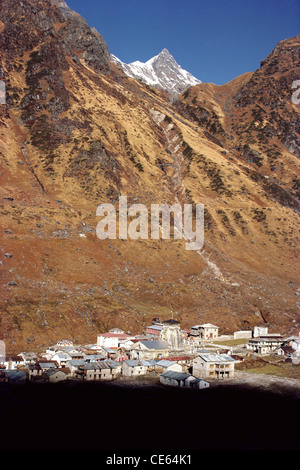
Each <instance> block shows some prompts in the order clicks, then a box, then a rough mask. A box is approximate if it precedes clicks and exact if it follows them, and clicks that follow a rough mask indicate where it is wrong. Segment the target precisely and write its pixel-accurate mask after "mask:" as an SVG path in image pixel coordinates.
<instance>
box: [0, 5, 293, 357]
mask: <svg viewBox="0 0 300 470" xmlns="http://www.w3.org/2000/svg"><path fill="white" fill-rule="evenodd" d="M57 4H58V5H57ZM0 19H1V20H0V51H1V53H0V61H1V63H0V79H1V80H3V81H5V84H6V104H5V105H0V165H1V168H0V217H1V251H0V260H1V262H0V277H1V283H0V312H1V314H0V333H1V334H0V336H1V339H2V340H4V341H5V342H6V344H7V348H8V349H9V350H14V349H15V350H20V348H22V349H24V350H28V349H30V350H38V348H40V347H41V346H42V345H43V346H45V345H47V344H49V343H53V342H54V341H56V340H58V339H62V338H67V339H70V340H73V341H74V342H76V343H78V342H79V343H81V342H82V343H83V342H84V343H87V342H94V341H95V339H96V335H97V333H99V332H101V331H104V330H106V329H108V328H112V327H115V326H118V327H121V328H123V329H125V330H126V331H131V332H132V333H137V332H141V331H142V330H143V328H144V327H145V326H147V325H148V324H149V323H150V322H151V320H152V319H153V318H157V317H159V318H161V319H162V320H164V319H167V318H169V317H170V315H173V318H175V319H177V320H180V321H181V322H182V326H183V327H190V326H192V325H193V324H197V323H201V322H206V321H211V322H213V323H216V324H217V325H219V327H220V331H221V332H223V333H229V332H232V331H234V330H236V329H240V328H243V329H245V328H251V327H252V326H254V325H259V324H266V325H269V328H270V330H271V331H272V330H273V331H274V330H276V331H280V332H282V333H285V334H290V333H291V334H292V333H295V332H297V331H298V329H299V326H300V318H299V306H300V300H299V295H300V289H299V283H298V281H299V279H298V266H297V255H298V247H299V238H298V235H299V234H298V230H299V197H298V196H299V195H298V193H297V191H298V188H299V157H298V153H297V152H298V150H297V148H298V146H299V106H297V105H295V104H293V103H292V101H291V94H292V89H291V86H292V82H293V80H295V79H297V77H299V76H300V70H299V39H300V38H299V37H296V38H292V39H289V40H286V41H283V42H281V43H279V44H278V46H277V47H276V48H275V50H274V51H273V52H272V53H271V54H270V55H269V56H268V57H267V59H265V60H264V61H263V62H262V65H261V67H260V69H259V70H257V71H256V72H254V73H247V74H245V75H243V76H241V77H238V78H237V79H235V80H234V81H232V82H230V83H228V84H227V85H224V86H221V87H220V86H216V85H213V84H199V85H197V86H195V87H192V88H190V89H188V90H187V91H185V92H184V93H183V94H182V95H180V96H179V97H178V99H177V100H174V98H173V99H170V95H169V94H168V93H166V92H165V91H162V90H159V89H156V88H153V87H151V86H149V85H146V84H143V83H142V82H140V81H137V80H135V79H132V78H130V77H128V76H127V75H126V74H124V73H123V72H122V71H121V70H120V68H119V67H118V66H117V65H116V64H114V63H113V62H111V61H110V54H109V51H108V48H107V46H106V44H105V41H104V39H103V38H102V37H101V35H100V34H99V33H97V32H96V31H95V30H93V29H90V28H89V27H88V25H87V24H86V22H85V20H83V19H82V18H80V17H79V16H78V15H77V14H75V13H74V12H72V11H71V10H68V9H67V8H66V7H65V6H64V4H63V2H54V1H49V0H22V1H21V0H16V1H15V2H11V1H10V0H3V1H2V2H1V4H0ZM119 195H126V196H127V197H128V205H131V204H133V203H143V204H145V205H146V206H147V207H150V204H152V203H166V204H169V205H171V204H172V203H174V202H175V201H179V202H180V203H181V204H183V203H202V204H204V206H205V244H204V247H203V249H202V250H201V251H199V252H193V251H187V250H186V249H185V241H184V240H173V239H171V240H162V239H159V240H136V241H134V240H130V239H128V240H119V239H117V240H104V241H101V240H99V239H98V238H97V236H96V232H95V230H96V226H97V223H98V221H99V218H98V217H97V216H96V209H97V206H98V205H99V204H101V203H104V202H110V203H112V204H114V205H115V206H116V208H118V201H119Z"/></svg>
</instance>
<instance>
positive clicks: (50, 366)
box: [39, 361, 57, 369]
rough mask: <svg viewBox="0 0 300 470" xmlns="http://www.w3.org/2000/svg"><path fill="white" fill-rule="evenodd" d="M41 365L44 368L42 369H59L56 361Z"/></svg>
mask: <svg viewBox="0 0 300 470" xmlns="http://www.w3.org/2000/svg"><path fill="white" fill-rule="evenodd" d="M39 365H40V366H41V367H42V369H50V368H54V367H57V366H56V363H55V362H54V361H45V362H44V361H39Z"/></svg>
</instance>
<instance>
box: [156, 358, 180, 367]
mask: <svg viewBox="0 0 300 470" xmlns="http://www.w3.org/2000/svg"><path fill="white" fill-rule="evenodd" d="M174 364H176V362H175V361H168V360H167V359H162V360H161V361H157V363H156V365H157V366H160V367H170V366H173V365H174Z"/></svg>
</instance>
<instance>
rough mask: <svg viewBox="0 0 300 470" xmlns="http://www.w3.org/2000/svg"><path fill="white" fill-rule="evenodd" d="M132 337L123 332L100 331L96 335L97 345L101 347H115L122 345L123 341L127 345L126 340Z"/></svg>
mask: <svg viewBox="0 0 300 470" xmlns="http://www.w3.org/2000/svg"><path fill="white" fill-rule="evenodd" d="M132 338H133V337H132V336H131V335H126V334H125V333H100V334H99V335H97V345H98V346H101V347H102V348H112V349H117V348H120V347H122V345H123V344H124V343H127V344H126V345H128V340H131V339H132Z"/></svg>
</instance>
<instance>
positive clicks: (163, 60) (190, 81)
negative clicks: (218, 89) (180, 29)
mask: <svg viewBox="0 0 300 470" xmlns="http://www.w3.org/2000/svg"><path fill="white" fill-rule="evenodd" d="M111 60H112V61H113V62H115V63H116V64H117V65H118V66H119V67H120V68H122V70H123V71H124V72H125V73H126V74H127V75H128V76H129V77H132V78H135V79H137V80H140V81H142V82H144V83H146V84H147V85H151V86H153V87H155V88H160V89H163V90H166V91H168V92H169V93H171V94H179V93H182V92H183V91H185V90H186V89H187V88H189V87H190V86H193V85H197V84H199V83H201V81H200V80H198V79H197V78H195V77H194V76H193V75H192V74H191V73H189V72H187V71H186V70H184V69H182V68H181V67H180V65H178V63H177V62H176V60H175V59H174V57H173V56H172V55H171V54H170V52H169V51H168V50H167V49H163V50H162V51H161V52H160V53H159V54H158V55H156V56H154V57H152V58H151V59H149V60H148V61H147V62H140V61H139V60H136V61H135V62H131V63H130V64H125V63H124V62H122V61H121V60H120V59H118V58H117V57H116V56H114V55H113V54H111Z"/></svg>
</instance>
